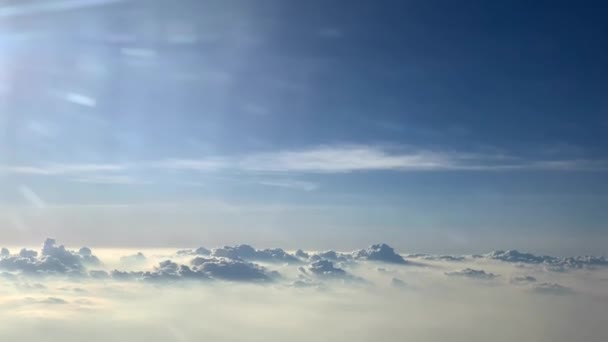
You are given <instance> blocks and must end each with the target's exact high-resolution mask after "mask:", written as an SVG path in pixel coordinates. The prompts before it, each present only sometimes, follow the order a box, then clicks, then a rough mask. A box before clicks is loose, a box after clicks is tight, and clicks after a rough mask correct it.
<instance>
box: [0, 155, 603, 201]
mask: <svg viewBox="0 0 608 342" xmlns="http://www.w3.org/2000/svg"><path fill="white" fill-rule="evenodd" d="M127 169H139V170H175V171H195V172H217V171H236V172H243V173H254V174H255V173H302V174H306V173H308V174H338V173H352V172H370V171H395V172H413V171H429V172H431V171H518V170H519V171H534V170H542V171H606V170H608V163H607V162H606V161H604V160H591V159H562V160H559V159H552V160H543V159H540V160H530V159H524V158H520V157H517V156H509V155H502V154H482V153H461V152H445V151H443V152H442V151H430V150H418V151H411V152H393V151H391V150H388V149H384V148H381V147H375V146H366V145H337V146H320V147H315V148H311V149H302V150H284V151H277V152H263V153H252V154H248V155H241V156H215V157H209V158H201V159H177V158H174V159H166V160H158V161H147V162H139V163H129V164H117V163H107V164H87V163H85V164H79V163H73V164H69V163H65V164H46V165H38V166H36V165H17V166H3V167H1V166H0V172H5V173H14V174H29V175H79V174H87V173H94V172H112V173H113V174H114V173H116V172H119V171H125V170H127ZM121 182H122V180H121ZM278 182H279V181H275V180H273V181H272V182H271V183H272V184H270V183H268V182H265V183H266V184H265V185H271V186H283V187H292V188H296V187H297V188H302V189H304V190H306V189H309V188H311V184H304V183H299V184H296V183H294V182H282V181H281V182H282V183H281V184H279V183H278ZM297 182H299V181H297ZM258 183H260V184H263V182H258Z"/></svg>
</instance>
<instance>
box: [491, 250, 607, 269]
mask: <svg viewBox="0 0 608 342" xmlns="http://www.w3.org/2000/svg"><path fill="white" fill-rule="evenodd" d="M486 257H487V258H489V259H494V260H500V261H505V262H511V263H521V264H535V265H543V266H545V267H546V268H547V269H549V270H553V271H565V270H568V269H579V268H593V267H600V266H608V259H607V258H606V257H603V256H601V257H596V256H576V257H555V256H548V255H534V254H532V253H522V252H519V251H517V250H508V251H494V252H491V253H489V254H487V255H486Z"/></svg>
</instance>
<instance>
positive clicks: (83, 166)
mask: <svg viewBox="0 0 608 342" xmlns="http://www.w3.org/2000/svg"><path fill="white" fill-rule="evenodd" d="M126 168H127V165H125V164H112V163H108V164H91V163H62V164H40V165H7V166H0V172H5V173H15V174H30V175H65V174H78V173H89V172H115V171H122V170H125V169H126Z"/></svg>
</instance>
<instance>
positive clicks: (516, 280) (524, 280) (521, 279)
mask: <svg viewBox="0 0 608 342" xmlns="http://www.w3.org/2000/svg"><path fill="white" fill-rule="evenodd" d="M535 282H536V278H535V277H533V276H529V275H527V276H517V277H513V278H511V283H513V284H516V285H521V284H530V283H535Z"/></svg>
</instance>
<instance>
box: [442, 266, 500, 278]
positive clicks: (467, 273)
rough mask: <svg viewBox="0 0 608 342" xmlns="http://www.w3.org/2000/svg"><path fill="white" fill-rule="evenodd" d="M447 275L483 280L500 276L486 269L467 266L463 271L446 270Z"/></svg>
mask: <svg viewBox="0 0 608 342" xmlns="http://www.w3.org/2000/svg"><path fill="white" fill-rule="evenodd" d="M445 275H447V276H449V277H464V278H472V279H481V280H491V279H494V278H497V277H499V275H498V274H494V273H489V272H486V271H484V270H475V269H472V268H465V269H463V270H462V271H455V272H446V273H445Z"/></svg>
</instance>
